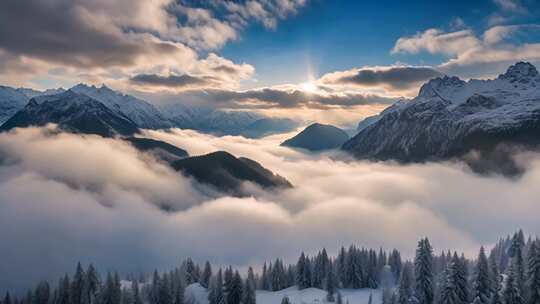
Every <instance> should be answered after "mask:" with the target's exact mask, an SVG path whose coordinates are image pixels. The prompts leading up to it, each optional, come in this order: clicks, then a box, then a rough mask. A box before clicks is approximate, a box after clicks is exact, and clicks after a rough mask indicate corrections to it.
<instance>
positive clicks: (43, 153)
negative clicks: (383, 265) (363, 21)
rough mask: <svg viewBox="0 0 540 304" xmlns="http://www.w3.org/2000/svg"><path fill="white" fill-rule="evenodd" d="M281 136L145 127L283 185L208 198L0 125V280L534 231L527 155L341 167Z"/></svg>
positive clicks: (107, 145)
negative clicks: (230, 158)
mask: <svg viewBox="0 0 540 304" xmlns="http://www.w3.org/2000/svg"><path fill="white" fill-rule="evenodd" d="M291 135H292V134H284V135H280V136H271V137H267V138H264V139H262V140H250V139H245V138H242V137H226V138H220V137H213V136H209V135H204V134H199V133H197V132H195V131H188V130H172V131H170V132H161V131H147V133H146V134H145V136H150V137H154V138H159V139H162V140H165V141H167V142H170V143H173V144H175V145H178V146H179V147H182V148H185V149H187V150H188V151H189V152H190V153H191V154H201V153H206V152H210V151H215V150H227V151H230V152H232V153H234V154H235V155H238V156H245V157H250V158H252V159H255V160H257V161H259V162H261V163H262V164H263V165H264V166H266V167H268V168H270V169H271V170H273V171H275V172H278V173H280V174H282V175H284V176H286V177H287V178H288V179H289V180H291V182H292V183H293V184H295V185H296V187H295V188H294V189H290V190H287V191H283V192H277V193H266V192H263V191H261V190H259V189H254V190H253V191H254V193H255V194H256V195H255V196H254V197H251V198H231V197H224V198H221V199H213V198H209V197H205V196H204V195H201V194H200V193H199V192H198V191H197V189H195V188H193V186H194V184H191V182H190V181H189V180H186V179H184V178H182V177H181V176H178V175H176V174H174V173H173V172H171V171H170V170H168V169H167V168H166V167H164V166H162V165H159V164H158V163H156V162H154V161H152V160H149V159H146V158H145V156H144V155H141V154H138V153H137V152H136V151H135V150H134V149H132V148H130V147H129V146H127V145H125V144H123V143H120V142H117V141H115V140H112V139H103V138H99V137H92V136H90V137H89V136H85V137H80V136H77V135H69V134H64V135H54V136H53V135H47V132H45V133H43V132H41V131H40V130H38V129H28V130H20V131H18V133H17V134H15V133H3V134H0V154H1V155H2V156H3V158H4V159H7V160H9V161H7V162H4V163H3V165H2V166H0V201H1V202H2V204H0V239H2V245H3V246H2V248H3V249H2V250H1V251H0V272H2V274H3V275H2V276H0V286H1V288H2V289H5V288H15V287H22V286H24V287H26V286H28V285H29V284H33V283H34V282H35V281H37V280H39V279H47V278H57V277H58V276H59V275H61V274H63V273H64V272H65V271H72V269H73V266H74V265H75V264H76V262H77V261H79V260H80V261H82V262H85V263H89V262H93V263H95V265H96V266H97V267H98V269H100V270H102V271H106V270H119V271H122V272H130V271H140V270H145V271H148V270H152V269H153V268H154V267H158V268H161V269H163V268H164V267H171V266H173V265H177V264H178V262H179V260H180V259H181V258H183V257H186V256H193V257H195V258H196V260H198V261H203V260H205V259H210V260H212V261H214V262H215V263H219V264H229V263H230V264H232V265H236V266H245V265H246V264H257V263H260V262H261V261H263V260H268V259H270V258H275V257H278V256H280V257H283V258H285V259H286V261H290V262H293V261H294V260H295V259H296V258H297V254H298V252H300V251H301V250H305V251H307V252H313V251H314V250H317V249H319V248H321V247H323V246H325V247H326V248H328V249H329V250H330V253H335V250H336V249H337V248H338V247H339V246H341V245H348V244H350V243H356V244H359V245H360V246H371V247H379V246H383V247H385V248H393V247H397V248H398V249H400V250H403V253H404V256H405V257H410V256H412V255H413V254H414V247H415V243H416V241H417V239H418V238H419V237H420V236H425V235H427V236H428V237H430V239H431V241H432V243H433V244H434V246H435V247H436V250H437V251H439V250H442V249H447V248H451V249H459V250H465V251H466V252H467V253H469V254H471V255H472V254H474V253H475V252H476V250H477V249H478V246H479V245H480V244H484V245H489V244H491V243H492V242H494V241H496V238H497V237H499V236H500V235H502V234H506V233H509V232H512V231H514V230H515V229H516V228H517V227H522V228H524V229H525V230H526V231H527V232H530V233H537V234H538V233H540V230H539V227H538V221H537V216H536V214H537V212H536V211H537V206H536V203H535V202H536V198H537V197H538V196H539V195H540V192H539V191H540V190H539V189H538V187H535V186H534V185H537V184H538V182H539V181H540V157H538V155H535V154H533V155H526V154H525V155H522V156H520V158H521V161H522V162H524V163H526V164H528V165H529V170H528V171H527V173H526V174H525V175H524V176H523V177H522V178H521V179H519V180H506V179H504V178H501V177H490V178H487V177H480V176H477V175H474V174H472V173H470V172H469V171H467V170H466V169H465V166H461V165H460V164H452V163H439V164H429V163H428V164H422V165H408V166H401V165H397V164H393V163H369V162H347V161H342V160H340V159H343V160H347V158H346V157H345V156H343V155H339V154H334V153H329V154H322V155H312V154H303V153H300V152H298V151H294V150H291V149H288V148H284V147H280V146H279V143H280V142H281V141H282V140H283V139H284V138H285V137H289V136H291ZM68 156H69V157H68ZM359 185H361V186H359ZM471 189H474V191H471ZM164 199H167V200H171V199H172V201H173V202H175V203H177V204H178V205H179V206H183V208H182V209H181V210H179V211H177V212H173V213H164V212H162V211H160V210H159V209H158V208H156V203H158V202H160V201H161V200H164ZM509 204H511V205H512V206H511V208H509ZM239 235H242V237H241V238H239V237H238V236H239ZM261 240H264V241H261ZM254 244H256V246H254ZM0 292H3V290H0Z"/></svg>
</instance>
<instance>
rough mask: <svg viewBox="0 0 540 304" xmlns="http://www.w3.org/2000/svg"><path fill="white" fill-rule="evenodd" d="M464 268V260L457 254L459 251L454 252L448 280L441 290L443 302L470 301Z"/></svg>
mask: <svg viewBox="0 0 540 304" xmlns="http://www.w3.org/2000/svg"><path fill="white" fill-rule="evenodd" d="M462 268H463V265H462V261H461V260H460V258H459V257H458V256H457V253H454V256H453V258H452V261H451V262H450V263H449V264H448V266H447V269H446V280H445V282H444V286H443V287H442V290H441V297H440V303H441V304H466V303H468V299H467V291H466V288H467V278H466V277H464V275H463V269H462ZM463 282H465V283H463ZM464 285H465V286H464Z"/></svg>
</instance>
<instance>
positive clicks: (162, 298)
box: [158, 273, 173, 304]
mask: <svg viewBox="0 0 540 304" xmlns="http://www.w3.org/2000/svg"><path fill="white" fill-rule="evenodd" d="M170 286H171V285H170V284H169V276H168V275H167V274H166V273H164V274H163V276H162V277H161V280H160V281H159V293H158V303H159V304H173V296H172V292H171V289H170Z"/></svg>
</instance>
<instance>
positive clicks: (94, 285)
mask: <svg viewBox="0 0 540 304" xmlns="http://www.w3.org/2000/svg"><path fill="white" fill-rule="evenodd" d="M85 275H86V277H85V280H84V293H83V303H85V304H95V303H97V301H98V299H97V296H98V292H99V290H100V289H101V279H100V278H99V273H98V272H97V270H96V269H95V268H94V265H92V264H90V265H89V266H88V269H87V270H86V273H85Z"/></svg>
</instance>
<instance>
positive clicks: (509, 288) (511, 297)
mask: <svg viewBox="0 0 540 304" xmlns="http://www.w3.org/2000/svg"><path fill="white" fill-rule="evenodd" d="M516 268H517V265H516V264H514V263H512V264H511V265H510V269H509V270H508V273H507V276H506V284H505V287H504V290H503V302H504V304H523V303H524V302H523V298H522V296H521V290H520V288H519V285H518V277H519V274H518V272H519V270H517V269H516Z"/></svg>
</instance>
